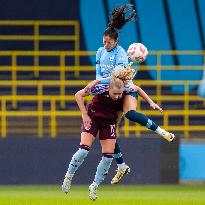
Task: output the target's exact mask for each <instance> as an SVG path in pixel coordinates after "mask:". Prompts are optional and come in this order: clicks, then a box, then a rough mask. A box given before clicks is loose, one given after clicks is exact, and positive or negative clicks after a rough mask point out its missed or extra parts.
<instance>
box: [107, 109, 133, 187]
mask: <svg viewBox="0 0 205 205" xmlns="http://www.w3.org/2000/svg"><path fill="white" fill-rule="evenodd" d="M122 114H123V113H122V112H119V113H118V119H117V129H119V123H120V120H121V117H122ZM113 157H114V159H115V161H116V163H117V167H118V168H117V174H116V175H115V176H114V178H113V179H112V181H111V184H117V183H119V181H120V180H121V179H122V177H123V176H124V175H125V174H128V173H130V167H129V166H127V165H126V164H125V162H124V159H123V155H122V152H121V149H120V145H119V143H118V142H116V144H115V150H114V154H113ZM119 171H120V172H119Z"/></svg>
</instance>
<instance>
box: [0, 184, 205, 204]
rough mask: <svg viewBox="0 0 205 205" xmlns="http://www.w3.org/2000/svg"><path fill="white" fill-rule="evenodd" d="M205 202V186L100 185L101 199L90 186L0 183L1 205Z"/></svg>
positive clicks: (99, 194)
mask: <svg viewBox="0 0 205 205" xmlns="http://www.w3.org/2000/svg"><path fill="white" fill-rule="evenodd" d="M90 204H92V205H93V204H95V205H99V204H100V205H121V204H122V205H199V204H200V205H205V186H190V185H189V186H182V185H179V186H161V185H159V186H158V185H156V186H145V185H142V186H122V185H121V186H101V187H100V188H99V191H98V199H97V201H95V202H93V201H91V200H90V199H89V198H88V187H87V186H73V187H72V189H71V191H70V193H69V194H67V195H66V194H64V193H62V192H61V190H60V187H57V186H0V205H90Z"/></svg>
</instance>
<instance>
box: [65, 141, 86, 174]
mask: <svg viewBox="0 0 205 205" xmlns="http://www.w3.org/2000/svg"><path fill="white" fill-rule="evenodd" d="M89 150H90V147H89V146H86V145H80V149H79V150H78V151H77V152H76V153H75V154H74V155H73V157H72V159H71V161H70V164H69V167H68V171H67V173H66V176H68V175H69V176H73V175H74V174H75V172H76V170H77V169H78V168H79V166H80V165H81V164H82V163H83V161H84V159H85V158H86V157H87V155H88V152H89Z"/></svg>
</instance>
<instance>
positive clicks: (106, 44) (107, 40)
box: [103, 36, 117, 51]
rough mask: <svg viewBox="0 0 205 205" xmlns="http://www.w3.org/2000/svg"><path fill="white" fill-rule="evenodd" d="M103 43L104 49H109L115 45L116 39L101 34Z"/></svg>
mask: <svg viewBox="0 0 205 205" xmlns="http://www.w3.org/2000/svg"><path fill="white" fill-rule="evenodd" d="M103 44H104V47H105V49H106V51H110V50H112V49H113V48H114V47H115V46H116V44H117V41H116V40H115V39H113V38H110V37H109V36H103Z"/></svg>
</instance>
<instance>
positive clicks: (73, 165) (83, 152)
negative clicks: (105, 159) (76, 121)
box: [62, 118, 98, 193]
mask: <svg viewBox="0 0 205 205" xmlns="http://www.w3.org/2000/svg"><path fill="white" fill-rule="evenodd" d="M91 120H92V123H91V127H90V129H89V130H87V129H86V128H85V127H84V125H83V124H82V127H81V131H82V132H81V142H80V148H79V149H78V151H77V152H76V153H75V154H74V155H73V157H72V159H71V161H70V163H69V167H68V170H67V172H66V175H65V178H64V181H63V185H62V191H63V192H65V193H68V191H69V190H70V187H71V181H72V178H73V176H74V174H75V172H76V171H77V169H78V168H79V167H80V165H81V164H82V163H83V161H84V159H85V158H86V157H87V155H88V152H89V150H90V147H91V145H92V143H93V141H94V139H95V136H96V135H97V132H98V125H97V124H96V120H95V119H93V118H91Z"/></svg>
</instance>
